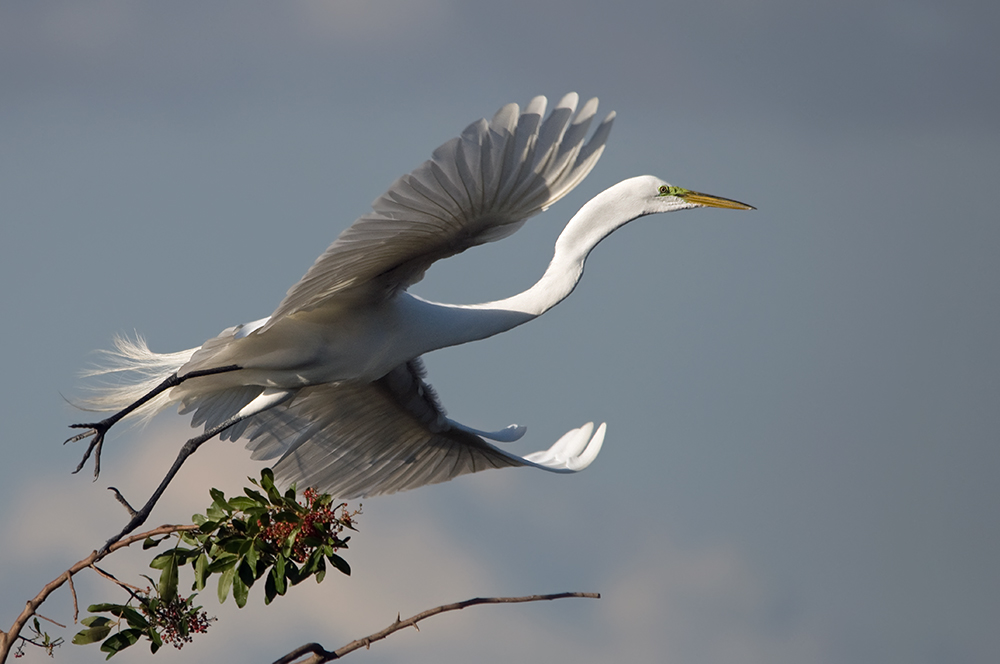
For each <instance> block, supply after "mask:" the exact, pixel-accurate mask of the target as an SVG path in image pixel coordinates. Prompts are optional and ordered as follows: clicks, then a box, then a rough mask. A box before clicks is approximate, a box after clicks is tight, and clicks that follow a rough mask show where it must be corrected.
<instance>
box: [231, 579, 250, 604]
mask: <svg viewBox="0 0 1000 664" xmlns="http://www.w3.org/2000/svg"><path fill="white" fill-rule="evenodd" d="M249 594H250V589H249V588H247V584H245V583H243V579H241V578H240V577H239V575H237V576H236V577H234V578H233V599H234V600H236V606H238V607H239V608H241V609H242V608H243V607H244V606H246V605H247V596H248V595H249Z"/></svg>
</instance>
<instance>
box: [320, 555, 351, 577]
mask: <svg viewBox="0 0 1000 664" xmlns="http://www.w3.org/2000/svg"><path fill="white" fill-rule="evenodd" d="M326 558H327V560H329V561H330V563H331V564H332V565H333V566H334V567H336V568H337V569H339V570H340V571H341V572H343V573H344V574H346V575H347V576H350V575H351V566H350V565H348V564H347V561H346V560H344V559H343V558H341V557H340V556H338V555H337V554H336V553H331V554H330V555H328V556H327V557H326Z"/></svg>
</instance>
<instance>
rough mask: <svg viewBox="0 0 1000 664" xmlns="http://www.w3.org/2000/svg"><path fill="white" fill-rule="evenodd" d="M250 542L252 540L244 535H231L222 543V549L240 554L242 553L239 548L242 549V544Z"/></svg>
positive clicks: (245, 544) (247, 544)
mask: <svg viewBox="0 0 1000 664" xmlns="http://www.w3.org/2000/svg"><path fill="white" fill-rule="evenodd" d="M251 544H252V542H251V541H250V540H248V539H246V538H245V537H233V538H232V539H228V540H226V541H225V542H224V543H223V544H222V549H223V550H224V551H226V552H227V553H235V554H240V553H243V551H241V549H243V547H244V546H249V545H251Z"/></svg>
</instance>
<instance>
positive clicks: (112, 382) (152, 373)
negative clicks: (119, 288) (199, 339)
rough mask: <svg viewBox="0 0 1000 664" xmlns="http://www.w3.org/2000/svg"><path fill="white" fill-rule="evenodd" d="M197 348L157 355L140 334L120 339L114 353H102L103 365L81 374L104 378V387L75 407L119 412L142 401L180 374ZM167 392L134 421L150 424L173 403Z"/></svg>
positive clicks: (142, 409)
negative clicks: (149, 421)
mask: <svg viewBox="0 0 1000 664" xmlns="http://www.w3.org/2000/svg"><path fill="white" fill-rule="evenodd" d="M196 350H198V349H197V348H189V349H188V350H182V351H179V352H176V353H154V352H153V351H151V350H149V346H147V345H146V340H145V339H144V338H143V337H142V336H141V335H139V334H136V336H135V339H132V338H130V337H127V336H122V335H116V336H115V338H114V348H113V349H112V350H101V351H98V352H99V353H100V354H101V355H102V356H103V361H102V362H100V363H99V364H97V365H96V366H94V367H91V368H89V369H85V370H84V371H82V372H81V374H82V375H83V377H85V378H92V377H104V378H105V380H104V382H103V384H96V385H91V386H89V387H88V389H89V390H90V392H91V393H90V394H89V395H87V396H85V397H82V398H80V399H77V400H74V401H73V402H72V403H73V405H74V406H76V407H78V408H81V409H83V410H92V411H117V410H121V409H123V408H125V407H126V406H128V405H129V404H132V403H134V402H135V401H137V400H139V399H140V398H142V397H143V396H144V395H146V394H147V393H149V392H150V391H151V390H152V389H153V388H155V387H156V386H157V385H159V384H160V383H162V382H163V381H164V380H166V379H167V378H168V377H170V375H171V374H173V373H176V372H177V370H178V369H180V368H181V367H182V366H184V364H186V363H187V361H188V360H190V359H191V356H192V355H194V353H195V351H196ZM170 392H171V390H167V391H165V392H163V393H161V394H159V395H157V396H156V397H155V398H153V399H151V400H150V401H149V402H147V403H145V404H143V405H142V407H140V408H137V409H136V410H135V411H134V412H133V413H131V414H130V415H129V417H130V418H134V417H141V418H142V419H143V421H148V420H149V419H151V418H152V417H153V416H154V415H156V414H157V413H158V412H160V411H161V410H163V409H164V408H166V407H167V406H169V405H170V403H171V402H172V401H173V399H171V397H170Z"/></svg>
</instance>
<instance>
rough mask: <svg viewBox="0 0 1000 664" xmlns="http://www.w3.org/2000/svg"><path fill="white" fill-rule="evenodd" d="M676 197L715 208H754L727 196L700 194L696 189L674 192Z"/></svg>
mask: <svg viewBox="0 0 1000 664" xmlns="http://www.w3.org/2000/svg"><path fill="white" fill-rule="evenodd" d="M676 196H677V197H678V198H683V199H684V200H686V201H688V202H689V203H697V204H698V205H704V206H705V207H716V208H726V209H728V210H756V209H757V208H755V207H754V206H752V205H747V204H746V203H740V202H739V201H734V200H730V199H728V198H719V197H718V196H710V195H709V194H702V193H699V192H697V191H690V190H689V191H685V192H683V193H679V194H676Z"/></svg>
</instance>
